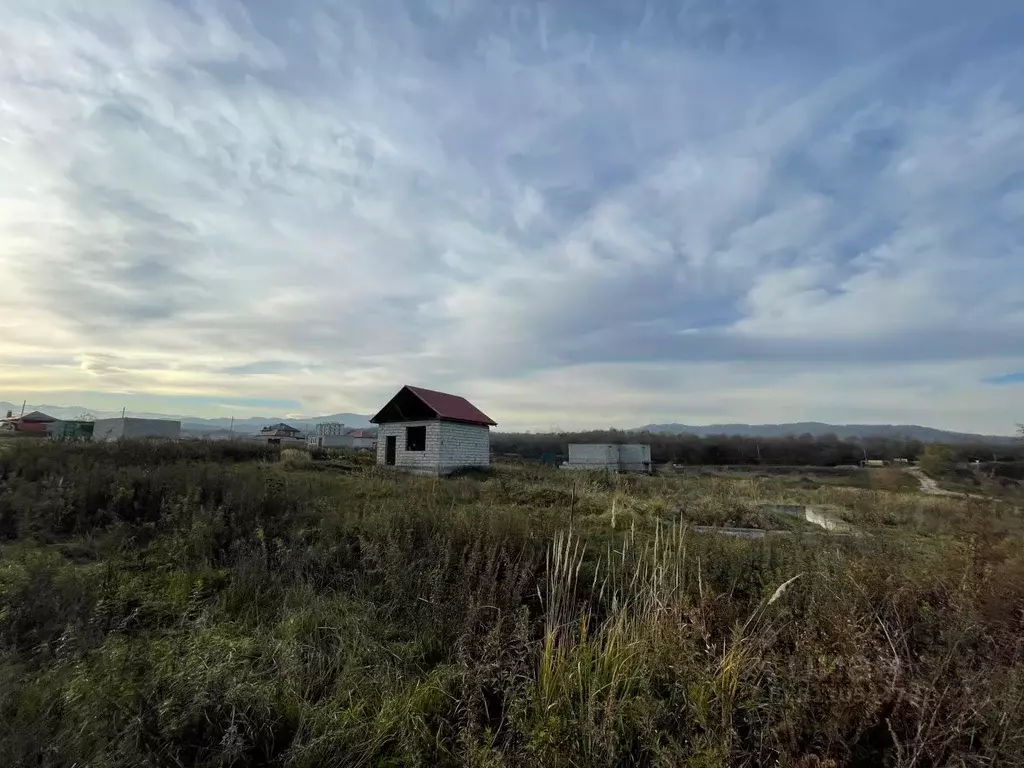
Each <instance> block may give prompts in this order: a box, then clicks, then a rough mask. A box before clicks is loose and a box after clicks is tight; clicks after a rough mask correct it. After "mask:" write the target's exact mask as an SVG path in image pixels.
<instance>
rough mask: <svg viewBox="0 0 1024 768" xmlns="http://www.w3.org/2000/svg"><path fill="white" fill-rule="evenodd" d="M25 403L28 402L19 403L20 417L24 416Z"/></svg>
mask: <svg viewBox="0 0 1024 768" xmlns="http://www.w3.org/2000/svg"><path fill="white" fill-rule="evenodd" d="M27 402H28V400H22V401H21V415H22V416H24V415H25V403H27Z"/></svg>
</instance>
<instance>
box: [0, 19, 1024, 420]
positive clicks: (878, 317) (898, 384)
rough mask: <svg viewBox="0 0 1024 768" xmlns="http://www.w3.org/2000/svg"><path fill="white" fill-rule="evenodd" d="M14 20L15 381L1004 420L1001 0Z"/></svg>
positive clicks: (4, 71) (54, 387) (215, 392)
mask: <svg viewBox="0 0 1024 768" xmlns="http://www.w3.org/2000/svg"><path fill="white" fill-rule="evenodd" d="M0 16H2V18H3V19H4V22H3V24H0V51H2V55H0V400H8V401H12V402H20V401H21V400H22V399H28V400H29V402H35V403H40V402H53V403H57V404H63V405H72V404H73V405H81V406H84V407H97V408H100V407H111V406H113V407H115V408H116V404H117V403H119V402H126V401H127V402H130V403H132V404H134V405H135V407H137V408H138V409H140V410H142V409H144V410H149V411H159V412H166V413H171V414H179V415H181V414H187V415H196V416H215V415H232V414H235V415H238V414H242V413H244V414H245V415H262V414H271V415H278V414H281V415H286V414H288V415H290V414H302V415H317V414H326V413H334V412H352V413H372V412H374V411H375V410H376V409H377V408H378V407H380V406H381V405H382V404H383V403H384V402H385V401H386V400H387V399H388V397H389V396H390V395H391V394H393V392H394V391H396V390H397V389H398V388H399V387H400V386H401V385H402V384H414V385H420V386H425V387H429V388H433V389H441V390H446V391H453V392H456V393H458V394H462V395H465V396H466V397H468V398H470V399H471V400H472V401H473V402H474V403H475V404H476V405H478V406H479V407H480V408H481V409H482V410H484V411H485V412H486V413H488V414H489V415H490V416H491V417H492V418H494V419H495V420H496V421H497V422H499V425H500V427H501V428H502V429H537V430H546V429H553V428H559V429H569V428H575V427H600V426H608V425H614V426H620V427H631V426H639V425H641V424H647V423H651V422H668V421H673V422H682V423H688V424H709V423H721V422H750V423H775V422H786V421H803V420H817V421H828V422H833V423H919V424H925V425H928V426H935V427H941V428H947V429H957V430H962V431H972V432H986V433H992V434H1011V433H1013V431H1014V423H1015V422H1017V421H1024V5H1022V4H1021V3H1020V2H1017V0H977V1H976V2H974V3H964V2H961V0H928V1H927V2H926V1H925V0H863V1H862V2H858V3H837V2H834V1H833V0H730V1H729V2H725V1H724V0H676V1H675V2H667V1H666V2H661V1H660V0H649V1H648V2H646V3H644V2H643V1H642V0H586V1H585V2H584V1H583V0H549V2H530V1H524V2H512V1H509V2H500V1H495V2H479V1H478V0H429V1H428V0H365V1H360V0H337V1H336V2H334V1H331V2H328V1H327V0H323V1H317V0H297V1H296V2H291V3H281V2H276V1H272V0H252V1H250V2H239V1H238V0H196V1H195V2H192V1H186V0H104V2H102V3H98V2H91V1H88V0H31V2H29V0H0Z"/></svg>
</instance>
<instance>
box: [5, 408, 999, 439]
mask: <svg viewBox="0 0 1024 768" xmlns="http://www.w3.org/2000/svg"><path fill="white" fill-rule="evenodd" d="M7 411H13V412H14V413H15V414H18V413H20V412H21V405H20V404H17V405H16V404H14V403H9V402H5V401H0V413H4V414H6V412H7ZM29 411H42V412H43V413H47V414H49V415H50V416H53V417H54V418H58V419H75V418H79V417H81V416H87V417H90V418H96V419H107V418H115V417H117V416H120V415H121V412H120V411H105V410H97V409H92V408H83V407H82V406H77V405H71V406H61V405H45V404H44V405H26V406H25V412H26V413H28V412H29ZM125 415H126V416H132V417H136V418H154V419H178V420H180V421H181V427H182V429H183V430H185V431H186V432H198V433H202V432H219V431H224V430H228V429H233V430H234V431H236V432H239V433H242V434H245V433H248V432H258V431H259V430H260V429H262V428H263V427H265V426H268V425H270V424H278V423H280V422H285V423H287V424H291V425H292V426H295V427H298V428H300V429H304V430H305V429H309V428H311V427H313V426H315V425H316V424H320V423H322V422H328V421H335V422H340V423H342V424H344V425H345V426H347V427H353V428H356V429H365V428H368V427H372V426H373V425H372V424H370V416H367V415H363V414H358V413H332V414H327V415H324V416H306V417H287V416H247V417H244V418H239V417H235V418H234V421H233V422H232V419H231V417H225V416H220V417H214V418H203V417H200V416H180V415H170V414H162V413H150V412H143V411H126V412H125ZM576 431H588V430H576ZM625 431H627V432H650V433H652V434H663V435H683V434H687V435H696V436H698V437H708V436H711V435H725V436H730V437H764V438H772V437H787V436H790V435H792V436H800V435H807V434H809V435H812V436H814V437H821V436H823V435H829V434H833V435H835V436H836V437H838V438H841V439H845V440H850V439H863V438H868V437H877V438H892V439H900V438H902V439H911V440H920V441H922V442H929V443H935V442H944V443H969V442H988V443H1007V442H1012V441H1015V440H1017V439H1019V438H1016V437H1010V436H1005V435H981V434H974V433H970V432H953V431H951V430H945V429H936V428H934V427H922V426H920V425H917V424H828V423H826V422H821V421H798V422H787V423H781V424H741V423H731V424H707V425H703V426H700V425H690V424H679V423H674V422H673V423H664V424H646V425H644V426H642V427H634V428H632V429H626V430H625Z"/></svg>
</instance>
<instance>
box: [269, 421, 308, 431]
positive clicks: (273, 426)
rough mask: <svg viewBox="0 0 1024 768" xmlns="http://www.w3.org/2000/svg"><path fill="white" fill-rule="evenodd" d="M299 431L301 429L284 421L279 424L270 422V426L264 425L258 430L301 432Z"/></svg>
mask: <svg viewBox="0 0 1024 768" xmlns="http://www.w3.org/2000/svg"><path fill="white" fill-rule="evenodd" d="M301 431H302V430H301V429H296V428H295V427H291V426H289V425H287V424H285V423H284V422H281V423H279V424H271V425H270V426H267V427H264V428H263V429H261V430H260V432H301Z"/></svg>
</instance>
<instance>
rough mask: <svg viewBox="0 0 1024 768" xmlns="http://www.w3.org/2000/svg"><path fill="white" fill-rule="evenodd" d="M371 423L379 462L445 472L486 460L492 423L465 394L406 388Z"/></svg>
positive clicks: (423, 471)
mask: <svg viewBox="0 0 1024 768" xmlns="http://www.w3.org/2000/svg"><path fill="white" fill-rule="evenodd" d="M370 421H371V422H372V423H374V424H376V425H377V427H378V430H377V464H378V465H380V466H385V467H395V468H397V469H401V470H405V471H406V472H412V473H414V474H420V475H447V474H450V473H452V472H455V471H456V470H459V469H468V468H474V467H486V466H488V465H489V464H490V460H491V459H490V456H491V433H490V428H491V427H494V426H497V424H496V423H495V422H494V421H493V420H492V419H491V418H490V417H489V416H487V415H486V414H485V413H483V412H482V411H480V410H479V409H477V408H476V407H475V406H474V405H473V404H472V403H470V402H469V401H468V400H466V399H465V398H464V397H459V396H458V395H449V394H447V393H445V392H435V391H434V390H431V389H422V388H420V387H409V386H405V387H402V388H401V389H400V390H399V391H398V394H396V395H395V396H394V397H392V398H391V400H390V401H389V402H388V404H387V405H385V406H384V407H383V408H381V410H380V412H379V413H378V414H377V415H376V416H374V417H373V418H372V419H370Z"/></svg>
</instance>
